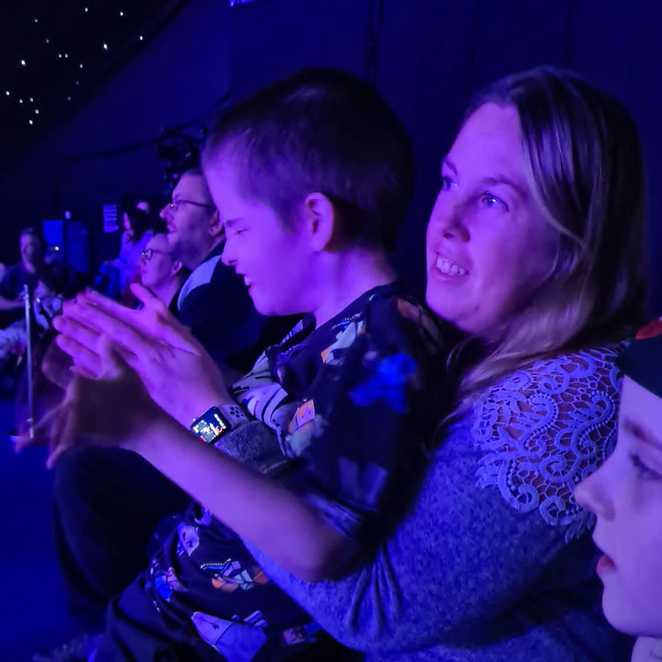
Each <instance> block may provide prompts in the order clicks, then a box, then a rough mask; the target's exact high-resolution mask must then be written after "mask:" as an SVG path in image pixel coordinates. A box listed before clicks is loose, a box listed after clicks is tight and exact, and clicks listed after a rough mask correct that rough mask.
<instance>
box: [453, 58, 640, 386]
mask: <svg viewBox="0 0 662 662" xmlns="http://www.w3.org/2000/svg"><path fill="white" fill-rule="evenodd" d="M486 103H495V104H497V105H499V106H510V107H513V108H514V109H515V110H516V111H517V114H518V117H519V122H520V127H521V132H522V150H523V154H524V159H525V162H526V166H527V169H528V179H529V186H530V189H531V192H532V194H533V195H534V196H535V199H536V201H537V202H538V204H539V205H540V208H541V209H542V210H543V212H544V214H545V218H546V221H547V222H548V223H549V224H550V225H552V226H553V227H554V228H556V230H557V231H558V233H559V238H560V239H559V249H558V253H557V256H556V263H555V266H554V269H553V271H552V272H551V273H550V275H549V277H548V278H547V280H546V281H545V282H544V283H543V284H542V285H541V287H540V288H539V290H538V291H537V292H536V294H535V295H534V297H533V300H532V301H531V302H529V303H528V304H527V305H526V306H525V307H524V308H523V309H522V310H520V311H518V312H517V313H516V314H515V315H513V317H512V318H511V319H510V320H509V321H508V322H507V323H506V324H505V325H504V328H502V329H501V330H500V335H499V340H498V341H497V342H496V343H495V344H493V345H492V346H491V347H489V348H488V354H487V356H486V357H485V358H484V359H483V360H482V361H481V362H480V363H478V364H477V365H476V366H475V367H474V368H473V369H472V370H470V371H469V372H468V373H467V374H466V375H465V377H464V378H463V382H462V387H461V391H462V395H463V396H465V397H466V396H467V395H469V394H470V393H475V392H476V390H477V389H479V388H480V387H481V386H482V385H485V384H486V383H488V382H491V381H493V380H494V379H495V378H497V377H499V376H500V375H503V374H505V373H506V372H509V371H510V370H513V369H515V368H517V367H519V366H521V365H523V364H524V363H527V362H529V361H531V360H532V359H534V358H536V357H540V356H543V355H550V354H553V353H555V352H558V351H562V350H564V349H567V348H570V347H572V346H576V345H579V344H582V343H586V342H603V341H606V340H610V339H616V338H622V337H624V336H625V335H626V334H628V333H630V332H631V331H632V330H633V328H636V326H637V325H638V324H640V323H641V320H642V318H643V309H644V299H645V296H644V294H645V285H646V273H647V272H646V260H645V256H644V245H645V244H644V230H645V177H644V164H643V160H642V156H641V146H640V142H639V136H638V133H637V129H636V126H635V124H634V122H633V120H632V118H631V117H630V114H629V113H628V111H627V110H626V109H625V108H624V106H623V105H622V104H621V103H619V102H618V101H616V100H615V99H613V98H612V97H610V96H608V95H607V94H605V93H603V92H601V91H599V90H597V89H595V88H594V87H592V86H591V85H589V84H588V83H587V82H586V81H584V80H582V79H581V78H579V77H578V76H576V75H574V74H572V73H570V72H566V71H560V70H558V69H554V68H551V67H539V68H536V69H531V70H529V71H525V72H522V73H518V74H514V75H512V76H507V77H506V78H503V79H501V80H499V81H497V82H495V83H493V84H492V85H490V86H489V87H487V88H486V89H485V90H483V91H482V92H481V93H479V94H478V95H477V97H476V98H475V99H474V101H473V102H472V103H471V105H470V106H469V109H468V111H467V115H466V117H469V115H471V114H472V113H473V112H474V111H475V110H477V109H478V108H479V107H480V106H482V105H483V104H486Z"/></svg>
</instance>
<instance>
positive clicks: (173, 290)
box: [139, 228, 188, 312]
mask: <svg viewBox="0 0 662 662" xmlns="http://www.w3.org/2000/svg"><path fill="white" fill-rule="evenodd" d="M164 229H165V228H164ZM139 276H140V283H141V284H142V285H143V287H146V288H147V289H148V290H149V291H150V292H151V293H152V294H153V295H154V296H155V297H156V298H157V299H158V300H159V301H161V302H162V303H163V304H164V305H165V306H167V307H168V308H169V309H170V310H171V311H172V312H175V311H176V302H177V295H178V294H179V290H180V289H181V286H182V284H183V283H184V280H185V279H186V278H187V276H188V272H187V270H186V268H185V267H184V265H183V264H182V263H181V261H180V260H177V259H175V258H174V257H173V255H172V247H171V246H170V243H169V242H168V236H167V234H166V233H165V232H157V233H155V234H154V236H153V237H152V238H151V239H150V240H149V241H148V242H147V244H146V246H145V248H144V249H143V252H142V253H141V254H140V271H139Z"/></svg>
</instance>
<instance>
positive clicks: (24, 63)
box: [18, 60, 28, 67]
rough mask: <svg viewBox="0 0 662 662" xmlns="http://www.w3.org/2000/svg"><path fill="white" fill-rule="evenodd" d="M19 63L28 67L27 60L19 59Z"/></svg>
mask: <svg viewBox="0 0 662 662" xmlns="http://www.w3.org/2000/svg"><path fill="white" fill-rule="evenodd" d="M18 63H19V64H20V65H21V66H22V67H27V66H28V63H27V62H26V61H25V60H19V61H18Z"/></svg>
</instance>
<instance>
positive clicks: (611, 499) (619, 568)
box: [575, 322, 662, 662]
mask: <svg viewBox="0 0 662 662" xmlns="http://www.w3.org/2000/svg"><path fill="white" fill-rule="evenodd" d="M657 325H658V333H659V334H660V335H658V336H657V337H652V338H648V339H646V340H637V341H635V342H634V343H633V344H632V345H630V346H629V347H627V348H626V349H625V351H624V352H623V354H622V355H621V357H620V359H619V361H618V365H619V367H620V368H621V370H622V371H623V376H624V379H623V384H622V389H621V404H620V408H619V414H618V416H619V426H618V427H619V433H618V441H617V443H616V450H615V451H614V452H613V453H612V454H611V455H610V457H609V459H608V460H607V461H606V462H605V463H604V464H603V465H602V466H601V467H600V468H599V469H598V470H597V471H596V472H595V473H594V474H592V475H591V476H590V477H589V478H587V479H586V480H584V482H583V483H581V484H580V485H579V486H578V487H577V490H576V492H575V497H576V499H577V501H578V502H579V503H580V504H582V505H583V506H584V507H585V508H587V509H588V510H590V511H591V512H593V513H594V514H595V515H596V517H597V524H596V527H595V530H594V532H593V540H594V541H595V543H596V545H597V546H598V548H599V550H600V551H601V552H602V553H603V556H602V557H601V558H600V560H599V561H598V565H597V572H598V574H599V575H600V578H601V579H602V583H603V584H604V589H603V594H602V608H603V609H604V613H605V615H606V617H607V620H608V621H609V622H610V623H611V624H612V625H613V626H614V627H615V628H617V629H618V630H621V631H622V632H627V633H628V634H631V635H635V636H639V637H640V638H639V640H638V641H637V644H636V646H635V649H634V654H633V656H632V662H644V661H645V660H647V661H650V662H652V661H653V660H659V659H662V591H661V588H662V553H661V550H662V322H658V323H657Z"/></svg>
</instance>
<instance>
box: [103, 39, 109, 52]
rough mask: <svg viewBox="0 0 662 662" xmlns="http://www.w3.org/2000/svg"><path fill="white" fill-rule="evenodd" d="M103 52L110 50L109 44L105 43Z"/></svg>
mask: <svg viewBox="0 0 662 662" xmlns="http://www.w3.org/2000/svg"><path fill="white" fill-rule="evenodd" d="M103 50H104V51H107V50H108V44H107V43H106V42H105V41H104V42H103Z"/></svg>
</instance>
